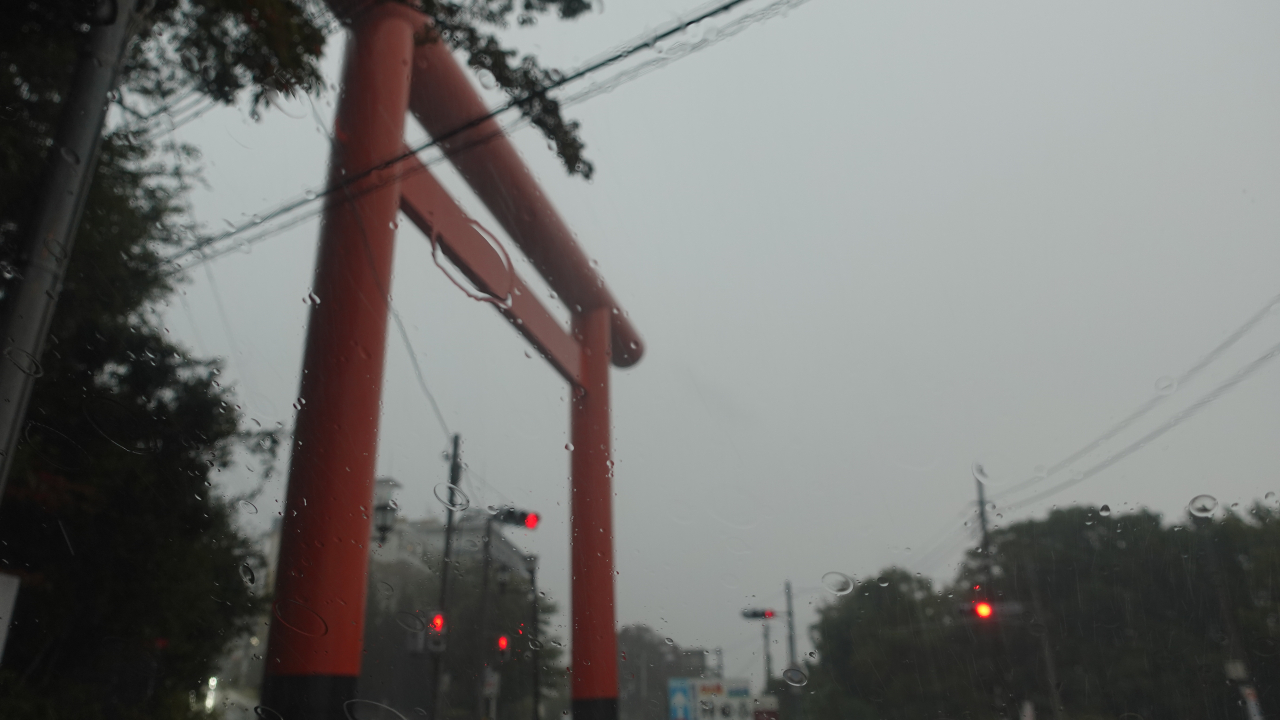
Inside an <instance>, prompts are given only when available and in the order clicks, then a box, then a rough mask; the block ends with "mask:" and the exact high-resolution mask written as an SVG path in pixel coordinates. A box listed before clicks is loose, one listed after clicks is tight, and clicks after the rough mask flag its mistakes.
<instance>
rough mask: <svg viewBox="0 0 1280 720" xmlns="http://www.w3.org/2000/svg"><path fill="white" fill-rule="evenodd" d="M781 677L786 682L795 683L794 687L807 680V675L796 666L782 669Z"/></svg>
mask: <svg viewBox="0 0 1280 720" xmlns="http://www.w3.org/2000/svg"><path fill="white" fill-rule="evenodd" d="M782 679H783V680H786V681H787V683H788V684H791V685H795V686H796V687H800V686H801V685H804V684H805V683H807V682H809V676H808V675H805V674H804V673H803V672H801V671H800V670H799V669H797V668H787V669H786V670H783V671H782Z"/></svg>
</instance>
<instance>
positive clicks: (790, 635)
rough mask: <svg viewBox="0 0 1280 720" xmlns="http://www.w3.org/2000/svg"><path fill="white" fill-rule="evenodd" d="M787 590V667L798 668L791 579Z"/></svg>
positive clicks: (787, 584) (786, 586)
mask: <svg viewBox="0 0 1280 720" xmlns="http://www.w3.org/2000/svg"><path fill="white" fill-rule="evenodd" d="M785 588H786V591H787V667H789V668H798V667H800V666H799V665H798V664H797V663H796V613H795V608H793V607H792V605H791V581H790V580H788V581H787V583H786V585H785Z"/></svg>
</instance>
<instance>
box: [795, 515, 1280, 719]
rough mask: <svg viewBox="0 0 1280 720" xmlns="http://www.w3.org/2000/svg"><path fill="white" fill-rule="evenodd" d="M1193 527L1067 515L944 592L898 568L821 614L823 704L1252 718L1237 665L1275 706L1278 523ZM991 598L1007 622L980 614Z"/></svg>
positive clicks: (818, 691) (1016, 528)
mask: <svg viewBox="0 0 1280 720" xmlns="http://www.w3.org/2000/svg"><path fill="white" fill-rule="evenodd" d="M1191 520H1194V522H1191V521H1190V520H1188V521H1187V522H1185V523H1183V524H1179V525H1172V526H1170V525H1165V524H1163V523H1162V521H1161V518H1160V516H1159V515H1156V514H1154V513H1151V512H1147V511H1138V512H1133V513H1129V514H1126V515H1118V514H1113V513H1111V512H1110V511H1109V510H1106V509H1103V508H1088V507H1073V508H1065V509H1058V510H1054V511H1052V512H1051V513H1050V514H1049V516H1048V517H1047V518H1045V519H1043V520H1032V521H1026V522H1021V523H1017V524H1014V525H1011V526H1009V527H1007V528H1003V529H999V530H995V531H993V532H992V533H991V554H990V556H988V557H984V556H982V555H981V554H979V553H977V552H971V553H970V554H969V555H968V558H967V561H966V563H965V565H964V566H963V568H962V570H961V572H960V574H959V577H958V578H957V580H956V582H955V584H954V585H953V586H951V587H949V588H946V589H944V590H939V591H934V590H932V589H931V588H930V587H929V584H928V582H927V581H925V580H922V579H920V578H913V577H910V576H908V575H907V574H905V573H904V572H902V571H897V570H889V571H886V572H885V573H884V574H883V576H882V580H881V582H867V583H863V584H862V585H860V586H859V587H858V588H857V589H856V590H855V591H854V592H853V593H852V594H850V595H848V596H845V597H843V598H840V599H839V600H838V601H836V602H833V603H831V604H830V605H828V606H826V607H825V608H823V609H822V610H821V612H820V615H819V621H818V623H817V624H816V625H815V626H814V629H813V631H814V637H815V641H816V645H817V648H818V651H819V653H820V660H819V662H817V663H815V664H813V665H812V667H811V668H810V669H811V671H812V682H811V690H812V692H813V696H812V697H813V702H814V704H815V706H816V707H818V708H821V710H822V712H826V713H830V714H832V715H833V716H840V717H850V718H873V717H874V718H886V717H903V718H906V717H925V716H929V717H972V718H985V717H991V718H994V717H1009V716H1014V715H1016V714H1017V713H1018V710H1019V707H1020V706H1021V705H1022V703H1024V702H1031V703H1032V704H1033V705H1034V706H1035V707H1036V709H1037V713H1038V715H1040V716H1042V717H1049V716H1052V709H1053V703H1054V702H1060V703H1061V706H1060V707H1061V708H1062V713H1063V716H1064V717H1070V718H1117V719H1118V718H1122V717H1128V718H1133V717H1143V718H1151V717H1168V718H1184V717H1186V718H1222V719H1223V720H1226V719H1228V718H1243V717H1244V710H1243V708H1242V706H1241V697H1240V694H1239V688H1238V687H1237V686H1236V684H1235V683H1233V682H1228V677H1227V674H1226V671H1225V666H1226V663H1227V661H1228V660H1229V659H1236V660H1243V661H1244V662H1245V664H1246V666H1247V668H1248V670H1249V672H1250V674H1251V679H1250V681H1251V682H1252V683H1253V684H1254V685H1255V687H1256V688H1257V690H1258V693H1259V696H1260V699H1261V703H1262V706H1263V708H1264V709H1268V708H1270V707H1274V706H1275V705H1276V704H1277V703H1280V683H1277V681H1276V678H1277V677H1280V674H1278V673H1280V652H1278V649H1280V647H1278V643H1280V627H1278V626H1280V614H1278V613H1280V588H1277V587H1275V584H1274V578H1275V577H1276V576H1277V574H1278V573H1280V531H1278V530H1277V528H1276V523H1277V520H1280V515H1278V514H1277V512H1276V510H1275V509H1274V508H1272V507H1271V506H1264V505H1262V504H1258V505H1255V506H1254V507H1253V508H1250V509H1249V510H1248V511H1247V512H1244V513H1237V512H1235V511H1232V512H1228V513H1226V514H1225V515H1223V516H1221V517H1219V518H1216V519H1214V520H1212V521H1210V520H1208V519H1201V518H1192V519H1191ZM886 581H887V584H883V585H882V582H886ZM975 587H977V588H978V589H976V590H975ZM977 599H983V600H987V601H989V602H991V603H992V604H993V605H994V606H995V608H996V614H995V615H994V616H993V617H992V618H990V619H988V620H985V621H983V620H981V619H978V618H975V617H974V616H973V615H972V614H971V613H969V612H966V610H968V609H970V608H972V605H973V602H974V601H975V600H977ZM1233 638H1234V640H1233ZM1233 643H1234V644H1235V646H1237V647H1238V650H1237V651H1235V653H1234V654H1233V651H1232V647H1233ZM1051 678H1052V679H1053V680H1054V681H1056V684H1051ZM1273 712H1274V711H1273Z"/></svg>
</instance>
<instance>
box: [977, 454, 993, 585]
mask: <svg viewBox="0 0 1280 720" xmlns="http://www.w3.org/2000/svg"><path fill="white" fill-rule="evenodd" d="M974 482H975V483H977V484H978V522H979V523H981V524H982V544H981V545H980V546H979V549H980V550H981V551H982V557H983V558H986V557H987V549H988V548H989V545H988V544H987V495H986V490H985V489H984V487H983V485H982V481H981V480H978V479H977V478H974ZM986 580H987V578H984V579H983V582H986Z"/></svg>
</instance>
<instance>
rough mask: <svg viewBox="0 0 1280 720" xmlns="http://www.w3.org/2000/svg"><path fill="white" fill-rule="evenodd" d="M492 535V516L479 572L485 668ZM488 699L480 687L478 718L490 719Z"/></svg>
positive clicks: (487, 521) (489, 652)
mask: <svg viewBox="0 0 1280 720" xmlns="http://www.w3.org/2000/svg"><path fill="white" fill-rule="evenodd" d="M492 533H493V516H492V515H490V516H489V517H487V518H485V521H484V563H483V565H482V567H481V570H480V660H481V661H482V662H483V663H484V666H485V667H489V658H490V657H492V656H493V648H492V647H490V645H489V565H490V563H491V558H492V557H493V554H492V553H491V552H490V550H489V543H490V542H491V537H492ZM488 705H489V703H488V698H486V697H485V694H484V684H483V683H481V685H480V717H481V718H485V717H492V716H490V715H486V713H485V710H486V708H487V707H488Z"/></svg>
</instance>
